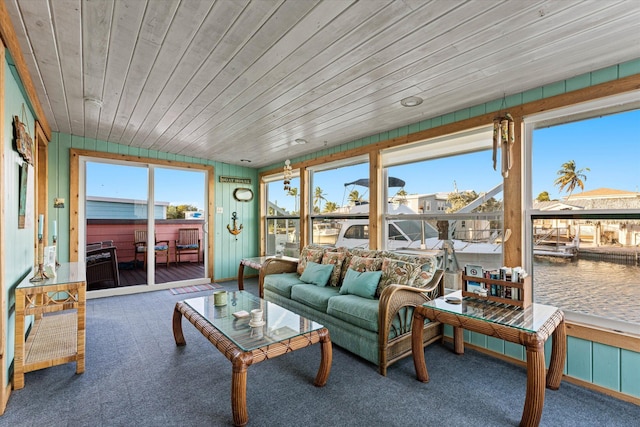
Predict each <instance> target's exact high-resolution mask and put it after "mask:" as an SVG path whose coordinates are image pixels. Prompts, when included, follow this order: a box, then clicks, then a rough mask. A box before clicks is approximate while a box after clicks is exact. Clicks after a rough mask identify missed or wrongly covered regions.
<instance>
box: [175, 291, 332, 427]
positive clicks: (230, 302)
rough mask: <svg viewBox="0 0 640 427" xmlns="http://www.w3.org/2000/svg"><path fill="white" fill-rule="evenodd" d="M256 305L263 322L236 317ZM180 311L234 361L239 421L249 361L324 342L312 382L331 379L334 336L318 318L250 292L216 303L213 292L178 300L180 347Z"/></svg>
mask: <svg viewBox="0 0 640 427" xmlns="http://www.w3.org/2000/svg"><path fill="white" fill-rule="evenodd" d="M254 309H262V311H263V319H264V324H262V325H260V326H256V327H252V326H250V324H249V322H250V320H251V317H250V316H246V317H237V316H236V315H237V314H238V313H239V312H242V311H244V312H247V313H250V312H251V310H254ZM234 313H236V315H234ZM182 316H184V317H185V319H187V320H189V322H191V324H193V325H194V326H195V327H196V329H198V330H199V331H200V332H201V333H202V334H203V335H204V336H205V337H206V338H207V339H208V340H209V341H210V342H211V344H213V345H214V346H215V347H216V348H217V349H218V350H219V351H220V352H221V353H222V354H223V355H224V356H225V357H226V358H227V359H229V360H230V361H231V363H232V365H233V368H232V380H231V409H232V412H233V423H234V424H235V425H237V426H243V425H245V424H247V422H248V421H249V416H248V412H247V393H246V391H247V368H248V367H249V365H252V364H255V363H258V362H262V361H263V360H267V359H272V358H274V357H278V356H280V355H283V354H285V353H289V352H291V351H294V350H299V349H301V348H304V347H308V346H311V345H313V344H316V343H320V351H321V360H320V367H319V369H318V372H317V374H316V378H315V381H314V385H316V386H318V387H322V386H324V385H325V384H326V383H327V379H328V378H329V372H330V371H331V359H332V349H331V340H330V338H329V331H328V330H327V329H326V328H325V327H324V326H322V325H320V324H319V323H316V322H314V321H312V320H309V319H307V318H304V317H302V316H299V315H297V314H295V313H293V312H291V311H289V310H287V309H285V308H283V307H280V306H279V305H277V304H274V303H272V302H268V301H265V300H263V299H260V298H258V297H256V296H254V295H252V294H250V293H249V292H245V291H236V292H228V294H227V301H226V304H225V305H216V304H215V301H214V296H213V294H211V295H207V296H203V297H198V298H191V299H187V300H184V301H180V302H178V303H176V306H175V309H174V312H173V336H174V338H175V340H176V345H178V346H183V345H186V341H185V339H184V335H183V333H182ZM252 324H253V323H252Z"/></svg>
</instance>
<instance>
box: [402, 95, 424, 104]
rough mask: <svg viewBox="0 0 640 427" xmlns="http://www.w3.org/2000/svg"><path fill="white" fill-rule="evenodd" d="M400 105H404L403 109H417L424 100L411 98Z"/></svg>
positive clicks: (405, 99)
mask: <svg viewBox="0 0 640 427" xmlns="http://www.w3.org/2000/svg"><path fill="white" fill-rule="evenodd" d="M400 104H402V106H403V107H415V106H417V105H420V104H422V98H420V97H419V96H410V97H408V98H404V99H403V100H401V101H400Z"/></svg>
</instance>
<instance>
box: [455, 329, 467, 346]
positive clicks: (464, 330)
mask: <svg viewBox="0 0 640 427" xmlns="http://www.w3.org/2000/svg"><path fill="white" fill-rule="evenodd" d="M452 336H453V335H452ZM462 340H463V341H464V342H469V343H470V342H471V331H467V330H466V329H463V330H462Z"/></svg>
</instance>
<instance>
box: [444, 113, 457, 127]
mask: <svg viewBox="0 0 640 427" xmlns="http://www.w3.org/2000/svg"><path fill="white" fill-rule="evenodd" d="M455 121H456V115H455V113H448V114H445V115H444V116H442V124H443V125H447V124H449V123H454V122H455Z"/></svg>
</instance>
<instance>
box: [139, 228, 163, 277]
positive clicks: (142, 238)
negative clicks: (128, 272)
mask: <svg viewBox="0 0 640 427" xmlns="http://www.w3.org/2000/svg"><path fill="white" fill-rule="evenodd" d="M154 240H155V245H154V250H155V253H156V260H157V259H158V255H160V256H164V257H165V259H166V260H167V268H168V267H169V241H168V240H157V239H156V238H155V236H154ZM133 245H134V246H135V253H134V257H133V260H134V265H135V264H137V263H138V254H142V261H143V266H144V268H145V269H146V268H147V230H135V231H134V236H133Z"/></svg>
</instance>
